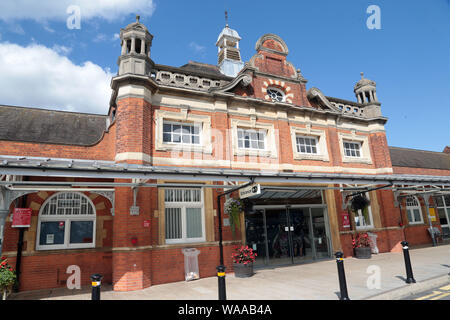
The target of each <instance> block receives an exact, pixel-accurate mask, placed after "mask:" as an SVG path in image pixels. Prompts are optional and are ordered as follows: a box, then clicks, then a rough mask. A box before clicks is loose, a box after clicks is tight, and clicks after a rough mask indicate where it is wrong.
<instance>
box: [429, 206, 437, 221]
mask: <svg viewBox="0 0 450 320" xmlns="http://www.w3.org/2000/svg"><path fill="white" fill-rule="evenodd" d="M429 212H430V218H431V221H432V222H435V221H437V219H436V211H434V208H429Z"/></svg>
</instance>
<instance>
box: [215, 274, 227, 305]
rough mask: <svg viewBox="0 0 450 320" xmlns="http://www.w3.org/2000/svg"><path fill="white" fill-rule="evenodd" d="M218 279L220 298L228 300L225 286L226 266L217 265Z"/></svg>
mask: <svg viewBox="0 0 450 320" xmlns="http://www.w3.org/2000/svg"><path fill="white" fill-rule="evenodd" d="M217 279H218V281H219V300H227V290H226V287H225V267H224V266H218V267H217Z"/></svg>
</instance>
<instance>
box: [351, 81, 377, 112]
mask: <svg viewBox="0 0 450 320" xmlns="http://www.w3.org/2000/svg"><path fill="white" fill-rule="evenodd" d="M354 92H355V95H356V99H357V100H358V103H360V104H363V105H365V108H364V113H365V115H366V116H369V117H377V116H381V103H380V102H379V101H378V97H377V84H376V82H375V81H372V80H369V79H366V78H364V73H363V72H361V80H359V81H358V82H357V83H356V85H355V87H354Z"/></svg>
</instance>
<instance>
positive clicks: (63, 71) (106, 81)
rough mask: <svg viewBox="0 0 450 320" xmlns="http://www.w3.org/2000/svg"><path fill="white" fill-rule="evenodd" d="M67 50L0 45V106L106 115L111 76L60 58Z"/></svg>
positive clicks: (84, 64) (62, 48)
mask: <svg viewBox="0 0 450 320" xmlns="http://www.w3.org/2000/svg"><path fill="white" fill-rule="evenodd" d="M64 50H66V52H67V51H68V50H69V52H70V49H69V48H66V47H64V46H55V48H54V49H50V48H47V47H45V46H42V45H37V44H31V45H29V46H27V47H22V46H19V45H17V44H11V43H0V70H2V72H0V97H1V98H0V104H3V105H16V106H28V107H38V108H48V109H55V110H68V111H77V112H87V113H99V114H106V113H107V111H108V108H109V99H110V97H111V89H110V81H111V77H112V76H113V74H112V73H111V72H110V71H109V70H104V69H102V68H101V67H100V66H98V65H96V64H94V63H92V62H89V61H88V62H85V63H83V64H82V65H76V64H74V63H73V62H72V61H70V60H69V59H68V58H67V57H65V56H63V55H61V53H62V54H64Z"/></svg>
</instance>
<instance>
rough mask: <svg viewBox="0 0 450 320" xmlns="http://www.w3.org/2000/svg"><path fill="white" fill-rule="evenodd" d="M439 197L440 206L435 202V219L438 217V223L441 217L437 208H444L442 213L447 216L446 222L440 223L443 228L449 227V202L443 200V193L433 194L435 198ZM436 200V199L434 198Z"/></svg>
mask: <svg viewBox="0 0 450 320" xmlns="http://www.w3.org/2000/svg"><path fill="white" fill-rule="evenodd" d="M438 197H441V198H442V203H443V205H442V206H438V205H437V203H436V215H437V217H436V218H437V219H439V223H440V222H441V219H440V217H439V209H443V210H444V214H445V216H446V218H447V224H441V227H445V228H449V229H450V203H447V202H446V201H445V196H443V195H439V196H435V198H438ZM434 201H436V200H434Z"/></svg>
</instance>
